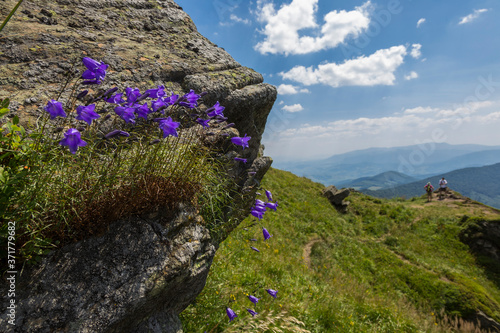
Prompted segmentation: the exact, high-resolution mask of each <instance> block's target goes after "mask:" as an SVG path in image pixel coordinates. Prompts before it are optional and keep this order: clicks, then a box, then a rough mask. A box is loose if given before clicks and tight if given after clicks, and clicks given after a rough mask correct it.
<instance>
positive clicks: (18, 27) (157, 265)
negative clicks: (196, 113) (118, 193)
mask: <svg viewBox="0 0 500 333" xmlns="http://www.w3.org/2000/svg"><path fill="white" fill-rule="evenodd" d="M16 3H17V0H5V1H2V4H1V5H0V16H1V17H6V16H7V14H8V12H9V11H10V10H11V9H12V8H13V7H14V6H15V4H16ZM84 56H89V57H92V58H94V59H96V60H102V61H104V62H105V63H107V64H109V65H110V68H109V72H108V75H107V77H106V80H105V83H104V84H103V86H102V87H101V88H102V89H108V88H111V87H114V86H117V87H119V88H120V89H121V90H122V89H123V88H125V87H127V86H131V87H137V88H140V89H141V91H144V90H145V89H149V88H152V87H155V86H156V85H165V87H167V88H168V90H171V91H175V92H177V93H186V92H188V91H189V89H194V90H196V91H197V92H201V91H206V92H207V93H208V94H207V95H206V96H205V101H206V102H205V103H206V104H205V105H201V108H205V107H210V106H211V105H213V103H215V102H216V101H219V102H220V104H221V105H223V106H225V107H226V109H225V111H224V114H225V115H226V116H227V117H228V118H229V120H228V122H234V123H235V124H236V129H237V131H235V132H234V133H233V134H231V135H236V134H238V131H239V134H240V135H244V134H247V135H248V136H251V137H252V140H251V141H250V148H249V149H245V150H244V151H243V153H244V155H243V157H245V158H247V159H248V163H247V164H246V165H243V164H242V163H240V164H237V163H235V165H234V167H232V168H230V169H229V170H228V177H231V178H233V179H234V180H235V183H236V184H237V185H238V186H237V187H235V189H234V191H233V201H232V202H231V203H229V204H228V207H225V208H226V209H225V212H226V214H225V216H226V222H227V221H229V220H230V221H232V224H231V225H230V226H227V227H226V228H224V229H223V230H222V231H220V232H218V233H217V235H214V233H211V231H212V230H209V229H207V228H206V226H205V222H206V221H203V219H202V217H201V216H200V215H199V213H198V212H197V211H196V209H195V208H194V207H193V206H192V205H190V203H188V202H187V203H184V204H183V205H180V206H179V207H177V209H175V210H169V211H168V210H166V209H160V210H159V211H157V212H150V214H146V215H143V216H134V217H129V218H125V219H122V220H120V221H116V222H115V223H112V224H110V225H109V227H108V230H107V231H106V232H105V233H103V234H100V235H98V236H95V237H92V238H88V239H85V240H82V241H79V242H78V243H74V244H69V245H66V246H64V247H63V248H61V249H59V250H56V251H53V252H52V253H51V254H50V255H49V256H47V257H46V258H44V259H43V261H42V262H41V264H39V265H37V266H33V267H30V268H28V269H26V270H25V271H24V272H23V274H22V275H20V276H17V281H16V302H17V303H16V304H17V308H16V326H15V327H14V326H10V325H7V320H8V317H7V314H8V312H7V311H4V309H7V304H8V303H7V302H8V301H9V299H8V298H6V297H4V298H2V300H1V302H0V303H1V307H2V312H1V313H0V332H10V331H14V332H123V333H126V332H181V331H182V328H181V324H180V321H179V318H178V314H179V313H180V312H181V311H182V310H183V309H185V308H186V307H187V306H188V305H189V304H190V303H191V302H193V301H194V299H195V298H196V296H197V295H198V294H199V292H200V291H201V290H202V289H203V287H204V285H205V281H206V277H207V274H208V271H209V268H210V265H211V263H212V259H213V256H214V255H215V251H216V249H217V247H218V244H219V242H221V241H222V240H224V239H225V238H226V237H227V236H228V235H229V233H230V231H231V230H233V229H234V228H235V227H236V226H237V225H238V224H239V223H240V222H241V220H242V219H243V218H245V217H246V216H247V215H248V214H249V211H250V207H251V205H252V203H253V202H254V199H255V189H256V187H257V186H258V184H259V183H260V181H261V179H262V177H263V176H264V175H265V173H266V171H267V170H268V169H269V167H270V165H271V163H272V160H271V158H269V157H265V156H260V155H259V150H260V148H261V147H260V146H261V144H260V139H261V137H262V134H263V132H264V129H265V125H266V121H267V116H268V114H269V112H270V110H271V108H272V106H273V103H274V101H275V100H276V97H277V91H276V88H275V87H273V86H271V85H269V84H266V83H263V78H262V76H261V75H260V74H258V73H257V72H255V71H254V70H252V69H250V68H247V67H244V66H241V65H240V64H239V63H237V62H236V61H235V60H234V59H233V58H232V57H231V56H230V55H229V54H228V53H227V52H226V51H224V50H223V49H221V48H219V47H217V46H216V45H214V44H213V43H211V42H210V41H209V40H207V39H206V38H205V37H203V36H202V35H201V34H199V33H198V32H197V30H196V26H195V25H194V23H193V22H192V20H191V19H190V18H189V16H188V15H187V14H186V13H185V12H184V11H183V10H182V8H181V7H180V6H178V5H177V4H176V3H175V2H174V1H172V0H81V1H76V2H75V1H70V0H25V1H24V2H23V5H22V6H21V8H20V9H19V11H18V12H17V13H16V15H15V16H14V17H13V18H12V19H11V21H10V22H9V24H8V25H7V26H6V27H5V29H4V30H3V31H2V34H1V38H0V98H6V97H8V98H10V99H11V101H12V102H11V111H12V112H13V114H17V115H19V117H20V118H21V122H22V123H28V122H32V123H33V121H34V120H36V119H37V117H38V116H39V114H40V112H41V110H42V108H43V106H45V104H46V102H47V100H49V99H52V98H56V97H57V95H58V93H59V91H60V89H61V87H62V83H63V82H65V80H66V79H67V76H66V74H67V73H71V74H75V75H77V74H76V73H75V72H74V71H73V70H72V66H73V64H79V63H81V58H82V57H84ZM69 87H71V84H70V85H69ZM68 95H69V90H67V91H66V92H65V93H63V94H62V96H61V99H62V100H64V99H67V98H68ZM215 132H217V130H215ZM222 134H223V133H220V132H219V133H215V135H213V136H212V137H209V138H206V140H212V142H210V143H209V145H210V146H214V145H215V146H216V149H218V151H219V152H220V155H221V156H222V157H223V158H228V157H231V156H234V155H235V154H236V152H235V151H231V149H234V148H230V147H228V144H227V142H228V140H227V137H224V135H222ZM243 194H244V195H243ZM7 288H8V286H7V284H2V285H0V293H1V294H2V295H7Z"/></svg>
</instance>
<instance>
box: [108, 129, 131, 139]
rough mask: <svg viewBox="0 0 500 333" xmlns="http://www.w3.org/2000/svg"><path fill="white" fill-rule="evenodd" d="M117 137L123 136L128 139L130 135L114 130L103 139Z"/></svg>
mask: <svg viewBox="0 0 500 333" xmlns="http://www.w3.org/2000/svg"><path fill="white" fill-rule="evenodd" d="M117 136H125V137H129V136H130V134H129V133H127V132H125V131H120V130H114V131H111V132H109V133H108V134H106V135H105V136H104V137H105V138H106V139H112V138H114V137H117Z"/></svg>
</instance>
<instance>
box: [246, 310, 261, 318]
mask: <svg viewBox="0 0 500 333" xmlns="http://www.w3.org/2000/svg"><path fill="white" fill-rule="evenodd" d="M247 311H248V313H250V314H251V315H252V317H255V315H257V314H259V313H258V312H255V311H254V310H252V309H247Z"/></svg>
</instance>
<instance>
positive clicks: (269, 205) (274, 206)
mask: <svg viewBox="0 0 500 333" xmlns="http://www.w3.org/2000/svg"><path fill="white" fill-rule="evenodd" d="M266 207H267V208H271V209H272V210H274V211H277V210H278V203H277V202H266Z"/></svg>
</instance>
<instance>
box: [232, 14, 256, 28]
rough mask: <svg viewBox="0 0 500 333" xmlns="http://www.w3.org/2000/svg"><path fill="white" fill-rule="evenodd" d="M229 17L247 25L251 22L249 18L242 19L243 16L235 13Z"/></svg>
mask: <svg viewBox="0 0 500 333" xmlns="http://www.w3.org/2000/svg"><path fill="white" fill-rule="evenodd" d="M229 19H230V20H231V21H233V22H236V23H243V24H247V25H248V24H250V23H251V22H250V20H249V19H242V18H241V17H238V16H237V15H235V14H231V16H229Z"/></svg>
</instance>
